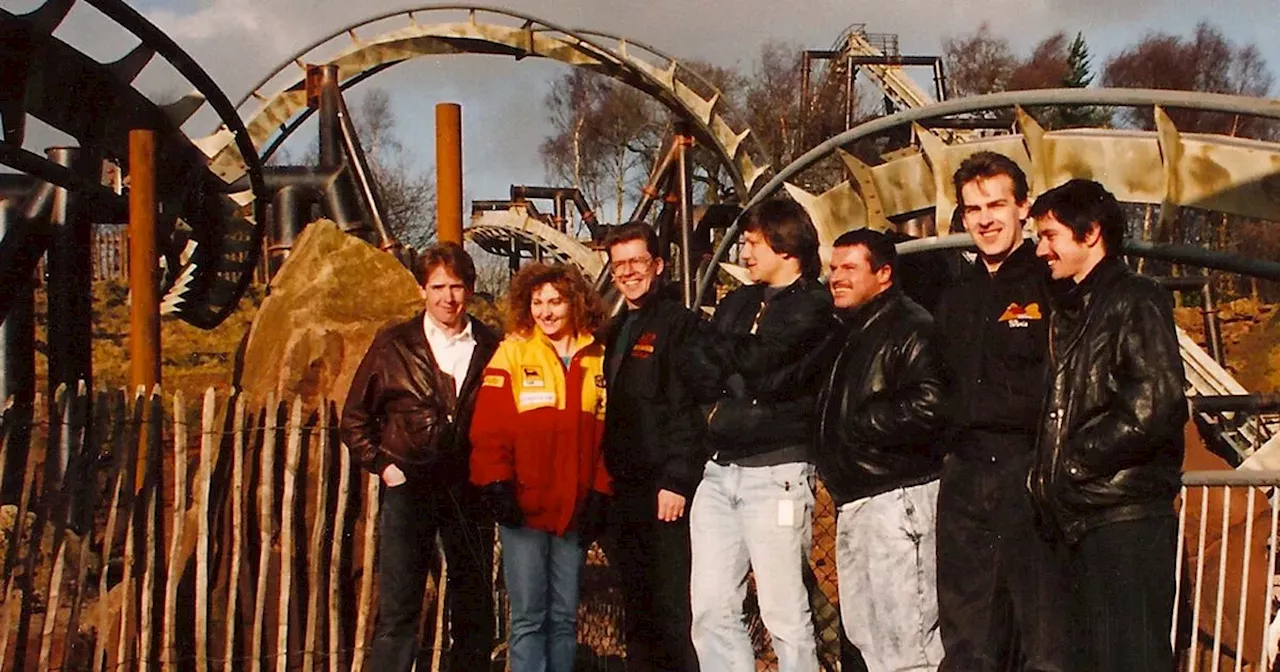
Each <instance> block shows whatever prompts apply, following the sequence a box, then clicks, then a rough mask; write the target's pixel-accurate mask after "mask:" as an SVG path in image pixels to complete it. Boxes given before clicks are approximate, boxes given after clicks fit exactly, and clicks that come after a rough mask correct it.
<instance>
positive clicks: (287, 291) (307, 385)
mask: <svg viewBox="0 0 1280 672" xmlns="http://www.w3.org/2000/svg"><path fill="white" fill-rule="evenodd" d="M421 309H422V297H421V294H420V293H419V288H418V285H417V283H416V282H415V281H414V278H413V274H412V273H410V272H409V271H408V269H406V268H405V267H404V266H403V265H401V264H400V262H399V261H397V260H396V259H395V257H392V256H391V255H390V254H387V253H386V252H382V251H381V250H378V249H376V248H374V247H373V246H372V245H369V244H368V243H366V242H364V241H362V240H360V239H358V238H355V237H354V236H350V235H347V234H346V233H343V232H342V230H340V229H339V228H338V226H337V225H336V224H334V223H333V222H330V221H328V220H319V221H317V222H314V223H312V224H310V225H309V226H307V227H306V229H305V230H304V231H303V233H302V235H301V236H299V237H298V239H297V242H296V243H295V244H294V247H293V251H292V252H291V253H290V254H289V257H288V259H287V260H286V261H285V263H284V265H283V266H282V267H281V269H280V271H279V272H278V273H277V274H276V276H275V278H273V279H272V281H271V289H270V294H269V295H268V296H267V298H266V300H264V301H263V303H262V308H261V309H260V310H259V311H258V315H257V317H256V318H254V321H253V326H252V327H250V329H249V335H248V338H247V343H246V344H245V347H244V354H243V358H242V360H241V361H242V364H241V366H240V367H238V371H237V376H236V378H237V385H238V386H239V387H241V388H242V389H243V390H244V391H245V392H246V393H247V394H248V395H249V399H250V400H251V403H262V402H263V401H264V400H265V399H266V397H267V394H268V393H270V392H274V393H275V394H276V398H277V399H282V398H283V399H292V398H294V397H298V396H301V397H302V398H303V400H304V402H305V403H306V404H307V405H308V406H315V405H317V404H319V402H320V399H321V398H322V397H324V398H328V399H331V400H333V401H334V402H335V403H336V405H337V407H338V408H339V409H340V408H342V403H343V401H344V400H345V399H346V395H347V389H348V388H349V387H350V386H351V378H352V376H354V375H355V370H356V367H357V366H358V365H359V364H360V359H361V357H363V356H364V353H365V351H366V350H368V349H369V344H370V343H371V342H372V341H373V337H374V336H375V335H376V334H377V333H378V330H379V329H381V328H383V327H384V326H386V325H388V324H391V323H394V322H396V321H399V320H405V319H408V318H409V317H411V316H413V314H414V313H416V312H418V311H419V310H421Z"/></svg>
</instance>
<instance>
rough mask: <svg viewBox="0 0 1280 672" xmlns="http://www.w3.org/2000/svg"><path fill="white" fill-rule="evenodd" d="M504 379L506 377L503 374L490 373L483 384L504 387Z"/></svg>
mask: <svg viewBox="0 0 1280 672" xmlns="http://www.w3.org/2000/svg"><path fill="white" fill-rule="evenodd" d="M503 380H504V379H503V377H502V376H499V375H494V374H490V375H487V376H485V377H484V385H483V386H484V387H502V385H503Z"/></svg>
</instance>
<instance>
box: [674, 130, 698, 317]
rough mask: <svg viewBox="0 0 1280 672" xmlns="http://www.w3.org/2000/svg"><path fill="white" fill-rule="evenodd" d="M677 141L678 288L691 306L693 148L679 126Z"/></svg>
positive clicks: (692, 281)
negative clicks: (678, 180) (691, 158)
mask: <svg viewBox="0 0 1280 672" xmlns="http://www.w3.org/2000/svg"><path fill="white" fill-rule="evenodd" d="M678 142H679V143H680V154H679V155H678V158H677V162H678V168H677V170H678V171H679V173H680V285H681V287H680V289H681V294H682V296H683V297H684V305H685V307H686V308H692V307H693V301H694V286H693V283H694V277H693V269H694V262H693V254H692V250H693V173H692V171H691V170H690V166H689V150H691V149H693V136H692V135H690V134H689V132H688V129H685V128H681V129H680V131H679V136H678Z"/></svg>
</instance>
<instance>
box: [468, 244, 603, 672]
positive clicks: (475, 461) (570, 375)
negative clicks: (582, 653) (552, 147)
mask: <svg viewBox="0 0 1280 672" xmlns="http://www.w3.org/2000/svg"><path fill="white" fill-rule="evenodd" d="M603 318H604V312H603V310H602V308H601V306H600V299H599V297H598V296H597V295H596V293H595V291H594V290H593V289H592V288H591V286H590V285H589V284H588V283H587V281H586V280H585V279H584V278H583V277H582V275H581V273H579V272H578V271H577V269H574V268H572V267H567V266H547V265H544V264H531V265H529V266H526V267H525V268H523V269H521V271H520V272H519V273H517V274H516V276H515V277H514V278H513V279H512V280H511V289H510V291H509V292H508V294H507V322H508V325H507V333H508V336H507V337H506V338H505V339H504V340H503V341H502V343H501V344H499V345H498V351H497V352H496V353H494V355H493V359H491V360H490V361H489V366H488V367H486V368H485V372H484V383H483V385H482V386H481V388H480V393H479V396H478V397H477V399H476V405H475V416H474V419H473V420H472V422H471V445H472V452H471V480H472V482H473V483H475V484H476V485H478V486H480V488H481V492H482V493H484V496H485V499H486V501H488V503H489V505H490V508H491V509H492V510H493V513H494V517H495V518H496V519H497V521H498V523H499V528H498V533H499V536H500V537H501V539H502V555H503V562H502V566H503V576H504V577H505V579H506V583H507V593H508V596H509V598H510V601H511V628H510V633H511V635H510V643H509V651H510V661H511V670H512V672H525V671H526V670H548V671H549V672H570V671H571V670H572V669H573V659H574V656H575V654H576V652H577V646H578V645H577V614H578V576H579V573H580V572H581V570H582V564H583V559H584V557H585V547H586V545H587V544H589V543H590V542H591V540H592V539H593V538H594V537H595V536H596V535H597V534H599V532H600V531H602V530H601V528H602V527H603V524H604V509H605V496H606V495H608V494H609V493H610V484H609V475H608V473H606V471H605V467H604V457H603V453H602V451H601V445H600V444H601V438H602V436H603V434H604V408H605V389H604V346H603V344H602V343H598V342H596V340H595V338H594V337H593V336H592V333H593V332H594V331H595V330H596V329H597V328H599V326H600V324H601V322H602V320H603Z"/></svg>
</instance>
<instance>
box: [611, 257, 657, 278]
mask: <svg viewBox="0 0 1280 672" xmlns="http://www.w3.org/2000/svg"><path fill="white" fill-rule="evenodd" d="M652 265H653V257H636V258H635V259H620V260H618V261H615V262H613V263H611V264H609V270H610V271H612V272H613V274H614V275H619V274H621V273H626V272H627V271H645V270H648V268H649V267H650V266H652Z"/></svg>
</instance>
